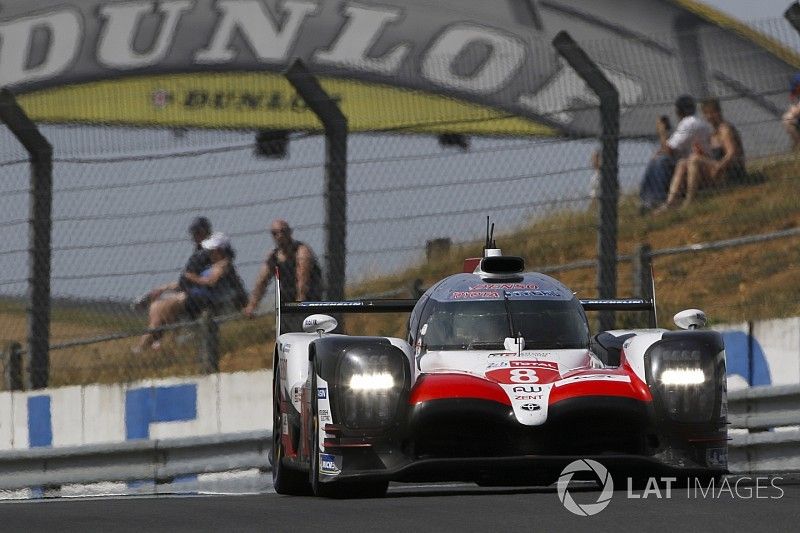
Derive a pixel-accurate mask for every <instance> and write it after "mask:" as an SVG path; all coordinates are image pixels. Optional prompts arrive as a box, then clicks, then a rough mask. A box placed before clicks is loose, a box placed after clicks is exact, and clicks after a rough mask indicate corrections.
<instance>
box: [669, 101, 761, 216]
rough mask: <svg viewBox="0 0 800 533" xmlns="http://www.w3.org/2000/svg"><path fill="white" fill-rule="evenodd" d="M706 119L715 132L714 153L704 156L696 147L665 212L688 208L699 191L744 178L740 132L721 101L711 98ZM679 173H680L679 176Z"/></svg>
mask: <svg viewBox="0 0 800 533" xmlns="http://www.w3.org/2000/svg"><path fill="white" fill-rule="evenodd" d="M700 108H701V109H702V111H703V116H704V117H705V119H706V120H707V121H708V123H709V124H711V127H712V128H713V130H712V133H711V149H710V151H709V152H703V151H702V150H701V149H699V148H698V147H695V149H694V151H693V153H692V154H691V155H690V156H689V157H688V159H686V163H685V166H684V167H683V168H682V169H676V171H675V176H673V178H672V183H671V184H670V189H669V196H668V197H667V202H666V203H665V204H664V208H667V209H668V208H671V207H678V205H679V203H680V202H681V196H682V195H685V198H684V199H683V202H682V203H681V204H680V205H682V206H683V207H685V206H687V205H689V204H690V203H691V202H692V200H693V199H694V197H695V194H696V193H697V191H698V189H702V188H706V187H718V186H720V185H722V184H723V183H725V182H726V181H729V180H736V179H740V178H742V177H743V176H744V174H745V162H744V148H743V146H742V139H741V137H740V136H739V132H738V131H737V130H736V128H735V127H734V126H733V125H732V124H731V123H730V122H727V121H726V120H725V119H724V118H723V116H722V108H721V107H720V103H719V100H718V99H716V98H708V99H706V100H703V103H702V104H701V105H700ZM678 170H681V171H680V172H679V171H678Z"/></svg>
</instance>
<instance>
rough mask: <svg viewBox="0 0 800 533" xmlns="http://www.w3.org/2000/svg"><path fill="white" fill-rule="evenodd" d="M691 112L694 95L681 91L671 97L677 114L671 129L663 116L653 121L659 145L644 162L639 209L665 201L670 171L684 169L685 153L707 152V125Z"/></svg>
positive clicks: (685, 162)
mask: <svg viewBox="0 0 800 533" xmlns="http://www.w3.org/2000/svg"><path fill="white" fill-rule="evenodd" d="M695 113H696V105H695V101H694V98H692V97H691V96H689V95H681V96H679V97H678V98H677V100H675V115H676V116H677V117H678V125H677V126H676V128H675V131H674V132H671V131H670V125H669V119H668V118H667V117H666V116H662V117H660V118H659V119H658V120H657V121H656V131H657V132H658V139H659V144H660V146H659V149H658V152H657V153H656V155H655V157H653V158H652V159H651V160H650V163H649V164H648V165H647V168H646V169H645V174H644V178H643V179H642V183H641V186H640V188H639V198H640V200H641V208H642V210H643V211H646V210H650V209H653V208H655V207H657V206H659V205H661V204H663V203H664V202H665V201H666V199H667V194H668V191H669V186H670V182H671V180H672V178H673V174H678V173H681V174H682V173H685V172H686V171H687V168H688V166H687V165H688V157H689V155H691V153H692V152H693V151H696V152H698V153H702V154H709V153H710V150H711V126H710V125H709V124H708V122H706V121H705V120H703V119H702V118H700V117H697V116H696V114H695Z"/></svg>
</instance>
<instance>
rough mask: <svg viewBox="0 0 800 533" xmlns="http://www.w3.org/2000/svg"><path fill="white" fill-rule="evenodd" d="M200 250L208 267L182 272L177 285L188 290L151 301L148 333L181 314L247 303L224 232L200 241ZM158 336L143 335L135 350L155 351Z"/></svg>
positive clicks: (175, 319)
mask: <svg viewBox="0 0 800 533" xmlns="http://www.w3.org/2000/svg"><path fill="white" fill-rule="evenodd" d="M200 248H201V249H202V250H203V251H205V252H206V254H207V256H208V259H209V265H208V267H206V268H205V269H204V270H203V271H202V272H200V273H195V272H191V271H189V270H184V271H183V273H182V274H181V282H180V285H182V286H185V287H187V289H186V290H182V291H176V292H172V293H170V294H169V295H167V296H165V297H162V298H159V299H157V300H155V301H153V303H152V304H151V305H150V322H149V327H150V329H151V330H157V329H158V328H160V327H162V326H165V325H167V324H171V323H173V322H176V321H177V319H178V317H179V316H180V314H181V313H183V312H188V314H189V316H191V317H192V318H195V317H197V316H199V314H200V313H201V312H202V311H204V310H205V309H211V310H213V311H218V310H219V309H220V308H222V307H223V306H225V305H228V304H230V305H231V306H232V307H233V308H235V309H237V310H238V309H241V308H242V307H244V305H245V303H246V302H247V292H246V291H245V290H244V286H243V284H242V280H241V278H240V277H239V274H238V273H237V272H236V268H235V266H234V264H233V260H234V258H235V257H236V252H235V251H234V250H233V247H232V246H231V242H230V239H228V237H227V236H226V235H224V234H223V233H219V232H217V233H212V234H211V235H210V236H208V238H206V239H204V240H203V241H201V243H200ZM187 266H188V265H187ZM160 336H161V332H160V331H150V332H149V333H147V334H145V335H143V336H142V338H141V340H140V342H139V345H138V346H137V347H136V351H141V350H143V349H145V348H147V347H152V348H158V347H159V345H158V344H157V343H158V342H159V338H160Z"/></svg>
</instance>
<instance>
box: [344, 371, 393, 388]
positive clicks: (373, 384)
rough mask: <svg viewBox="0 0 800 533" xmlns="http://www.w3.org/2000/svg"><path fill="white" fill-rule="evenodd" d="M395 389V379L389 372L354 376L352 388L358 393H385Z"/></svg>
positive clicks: (351, 382) (351, 379)
mask: <svg viewBox="0 0 800 533" xmlns="http://www.w3.org/2000/svg"><path fill="white" fill-rule="evenodd" d="M392 387H394V377H392V375H391V374H389V373H388V372H381V373H380V374H353V376H352V377H351V378H350V388H351V389H353V390H356V391H361V392H368V391H375V392H377V391H385V390H388V389H391V388H392Z"/></svg>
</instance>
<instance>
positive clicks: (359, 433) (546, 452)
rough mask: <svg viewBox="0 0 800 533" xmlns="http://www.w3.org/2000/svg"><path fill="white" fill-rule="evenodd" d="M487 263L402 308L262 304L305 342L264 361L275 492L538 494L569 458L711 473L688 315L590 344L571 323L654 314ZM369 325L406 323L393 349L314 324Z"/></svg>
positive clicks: (699, 342) (708, 352)
mask: <svg viewBox="0 0 800 533" xmlns="http://www.w3.org/2000/svg"><path fill="white" fill-rule="evenodd" d="M498 254H499V250H494V251H492V250H487V254H486V255H487V256H486V257H484V258H481V259H477V260H474V263H477V266H476V267H475V268H474V270H473V268H472V266H470V268H469V269H467V270H468V272H466V273H462V274H456V275H453V276H450V277H447V278H445V279H443V280H441V281H440V282H438V283H436V284H434V285H433V286H432V287H430V288H429V289H428V290H427V292H425V294H424V295H423V296H422V297H421V298H420V299H419V300H418V301H408V300H405V301H396V300H395V301H392V300H373V301H358V302H303V303H296V302H291V303H284V304H281V303H280V302H279V298H276V300H277V301H278V304H277V305H278V313H277V315H278V317H280V314H281V313H290V312H291V313H297V312H300V313H306V314H311V316H308V317H307V318H306V319H305V320H304V323H303V329H304V331H305V333H285V334H282V335H280V336H279V337H278V339H277V342H276V347H275V355H274V361H275V363H274V382H273V395H274V404H273V405H274V407H273V409H274V414H273V424H274V426H273V427H274V431H273V439H274V440H273V478H274V484H275V490H276V491H277V492H278V493H281V494H304V493H308V492H313V493H314V494H316V495H324V496H354V495H359V496H377V495H381V494H383V493H385V491H386V488H387V484H388V482H389V481H450V480H452V481H469V482H477V483H478V484H481V485H496V486H497V485H537V484H541V485H548V484H550V483H552V482H554V481H555V480H556V479H557V477H558V474H559V472H560V471H561V470H562V469H563V468H564V467H565V466H566V465H567V464H569V463H570V462H572V461H574V460H576V459H578V458H591V459H594V460H596V461H599V462H601V463H602V464H603V465H604V466H605V467H606V468H608V470H609V471H610V472H611V473H612V475H619V476H637V475H638V476H649V475H666V474H669V475H679V476H686V477H688V476H719V475H722V474H724V473H725V472H726V469H727V423H726V413H727V405H726V382H725V354H724V347H723V343H722V339H721V337H720V335H719V334H718V333H716V332H712V331H705V330H702V329H700V328H702V327H703V326H704V325H705V316H704V315H703V313H702V312H701V311H698V310H688V311H685V312H682V313H678V315H676V323H677V324H678V326H680V327H682V328H684V329H685V331H667V330H664V329H655V328H652V329H643V330H625V331H622V330H616V331H607V332H601V333H599V334H596V335H594V336H590V332H589V325H588V321H587V318H586V314H585V311H592V310H643V309H648V310H650V311H651V312H653V311H654V306H653V304H652V302H650V301H645V300H579V299H577V298H576V297H575V295H574V294H573V292H572V291H570V290H569V289H568V288H567V287H565V286H564V285H562V284H561V283H560V282H558V281H557V280H555V279H553V278H551V277H549V276H546V275H543V274H537V273H524V272H523V270H524V265H523V261H522V259H521V258H518V257H507V256H502V255H498ZM474 263H472V264H471V265H474ZM381 311H383V312H386V311H394V312H397V311H406V312H408V311H410V312H411V316H410V320H409V331H408V338H407V339H399V338H389V337H367V336H349V335H339V334H333V333H331V332H332V331H333V330H334V329H335V328H336V320H335V319H334V318H333V317H330V316H327V315H322V314H318V313H320V312H329V313H334V314H335V313H341V312H381ZM278 322H279V324H280V318H278ZM278 331H280V329H278Z"/></svg>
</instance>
